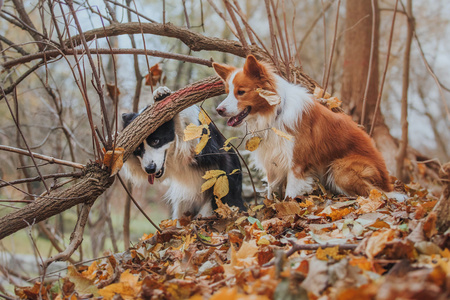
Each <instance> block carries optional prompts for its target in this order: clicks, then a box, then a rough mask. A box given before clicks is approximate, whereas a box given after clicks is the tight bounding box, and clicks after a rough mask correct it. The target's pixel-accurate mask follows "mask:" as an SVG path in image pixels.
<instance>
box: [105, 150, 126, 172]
mask: <svg viewBox="0 0 450 300" xmlns="http://www.w3.org/2000/svg"><path fill="white" fill-rule="evenodd" d="M124 151H125V149H123V148H121V147H118V148H115V149H114V150H109V151H107V152H106V153H105V156H104V158H103V164H104V165H105V166H107V167H109V168H110V169H111V176H114V175H116V174H117V173H118V172H119V171H120V169H121V168H122V166H123V153H124Z"/></svg>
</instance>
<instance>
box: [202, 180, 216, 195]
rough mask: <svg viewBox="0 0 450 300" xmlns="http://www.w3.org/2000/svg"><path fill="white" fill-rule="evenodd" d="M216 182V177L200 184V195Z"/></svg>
mask: <svg viewBox="0 0 450 300" xmlns="http://www.w3.org/2000/svg"><path fill="white" fill-rule="evenodd" d="M216 181H217V178H216V177H213V178H210V179H208V180H207V181H205V182H204V183H203V184H202V193H203V192H204V191H206V190H207V189H209V188H211V187H212V186H213V185H214V184H215V183H216Z"/></svg>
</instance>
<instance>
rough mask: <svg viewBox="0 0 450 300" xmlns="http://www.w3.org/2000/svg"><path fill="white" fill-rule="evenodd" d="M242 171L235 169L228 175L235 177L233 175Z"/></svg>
mask: <svg viewBox="0 0 450 300" xmlns="http://www.w3.org/2000/svg"><path fill="white" fill-rule="evenodd" d="M240 171H241V169H234V170H233V171H232V172H231V173H230V174H228V175H233V174H236V173H237V172H240Z"/></svg>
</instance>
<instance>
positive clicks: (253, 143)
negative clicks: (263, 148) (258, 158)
mask: <svg viewBox="0 0 450 300" xmlns="http://www.w3.org/2000/svg"><path fill="white" fill-rule="evenodd" d="M260 143H261V138H260V137H259V136H254V137H252V138H251V139H249V140H248V141H247V143H246V144H245V149H246V150H248V151H255V150H256V149H258V147H259V144H260Z"/></svg>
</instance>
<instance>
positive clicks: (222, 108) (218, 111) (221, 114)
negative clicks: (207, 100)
mask: <svg viewBox="0 0 450 300" xmlns="http://www.w3.org/2000/svg"><path fill="white" fill-rule="evenodd" d="M216 111H217V113H218V114H219V115H220V116H223V115H224V114H225V108H224V107H220V106H219V107H218V108H216Z"/></svg>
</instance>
